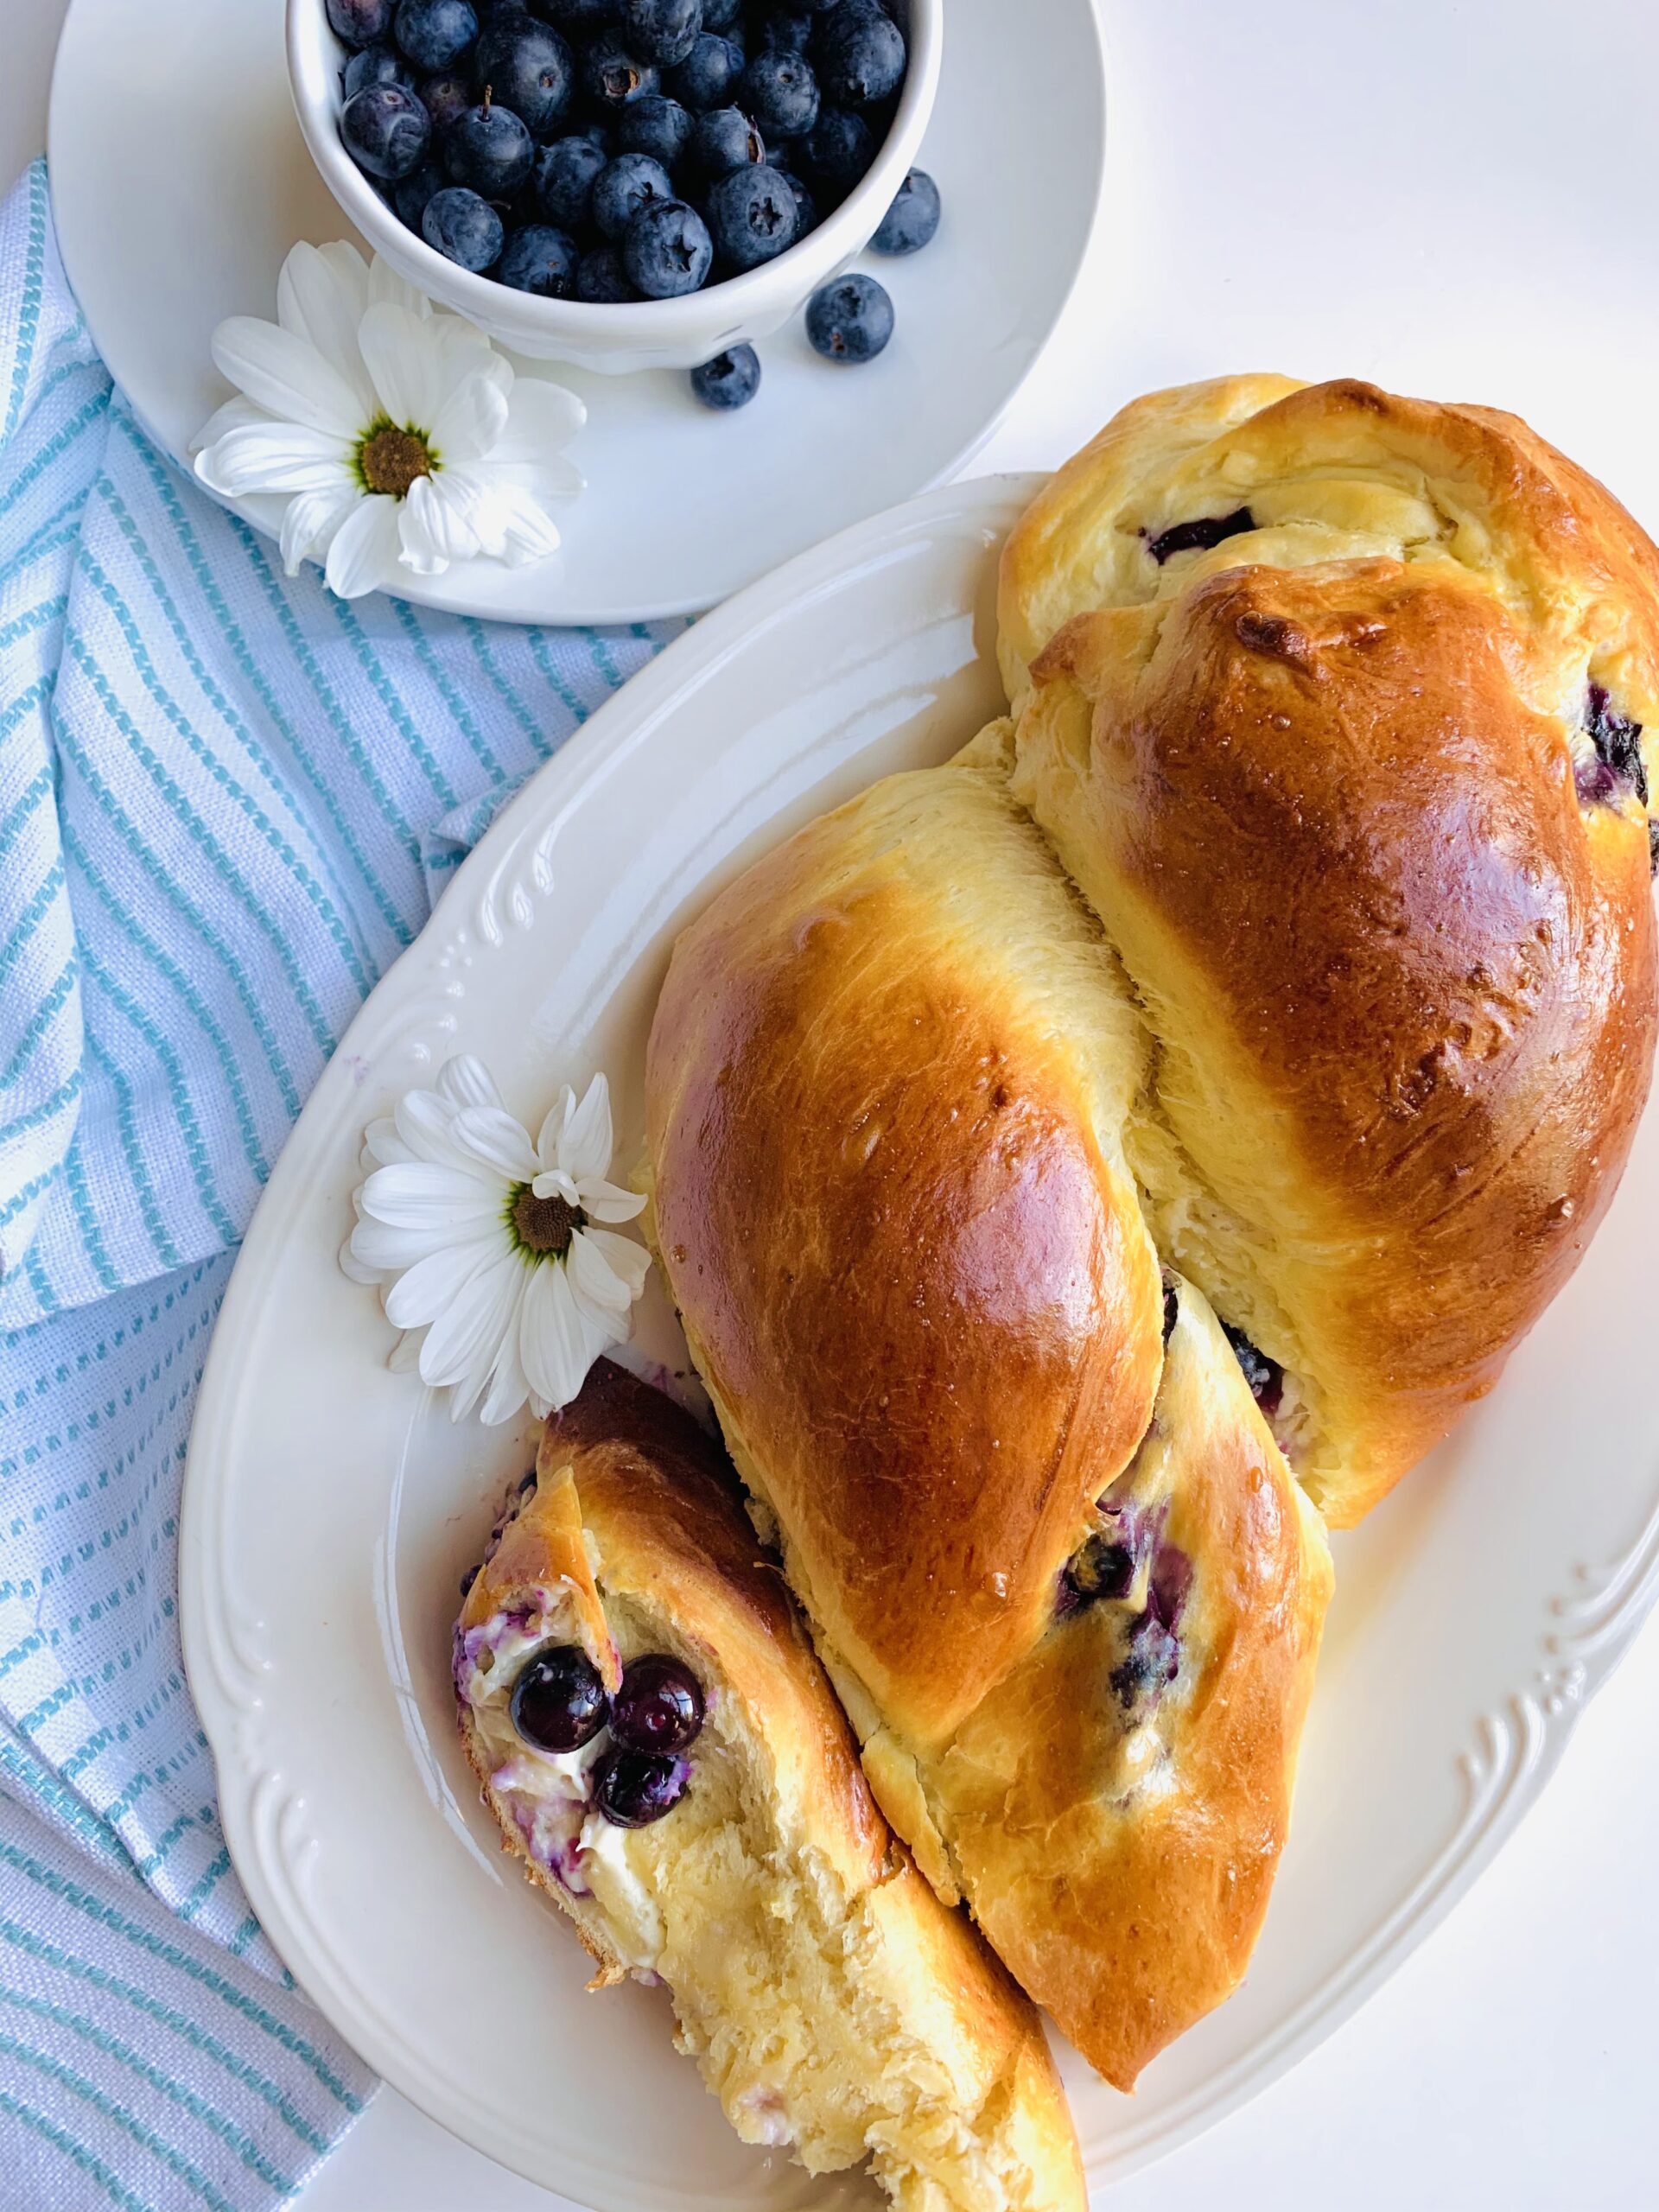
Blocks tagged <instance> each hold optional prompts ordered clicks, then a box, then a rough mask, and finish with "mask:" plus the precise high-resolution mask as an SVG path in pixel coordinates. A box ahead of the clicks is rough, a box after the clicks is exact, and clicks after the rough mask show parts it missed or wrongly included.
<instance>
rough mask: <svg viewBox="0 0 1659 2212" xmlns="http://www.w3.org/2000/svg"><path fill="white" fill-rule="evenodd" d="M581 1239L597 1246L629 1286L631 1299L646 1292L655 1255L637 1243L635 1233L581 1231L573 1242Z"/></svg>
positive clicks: (599, 1251) (578, 1231) (612, 1269)
mask: <svg viewBox="0 0 1659 2212" xmlns="http://www.w3.org/2000/svg"><path fill="white" fill-rule="evenodd" d="M578 1239H580V1241H581V1242H582V1243H584V1244H591V1245H593V1246H594V1247H595V1248H596V1249H597V1250H598V1253H599V1256H600V1257H601V1260H603V1261H604V1262H605V1264H606V1266H607V1268H609V1269H610V1271H611V1273H612V1274H613V1275H617V1276H620V1279H621V1281H623V1282H624V1283H626V1285H627V1291H628V1296H629V1298H630V1299H631V1300H632V1299H635V1298H639V1297H640V1296H641V1295H642V1294H643V1293H644V1291H645V1283H646V1281H647V1279H648V1277H649V1276H650V1274H651V1254H650V1253H649V1252H648V1251H647V1250H646V1249H645V1246H644V1245H643V1244H636V1243H634V1241H633V1239H632V1237H631V1236H612V1235H611V1233H610V1231H609V1230H607V1229H582V1230H577V1232H576V1236H575V1237H573V1238H572V1239H571V1243H573V1244H574V1243H576V1242H577V1240H578Z"/></svg>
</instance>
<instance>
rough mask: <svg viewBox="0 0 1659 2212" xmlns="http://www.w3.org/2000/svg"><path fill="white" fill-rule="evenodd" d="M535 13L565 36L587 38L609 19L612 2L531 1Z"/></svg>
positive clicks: (594, 0) (588, 0) (609, 0)
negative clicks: (543, 17)
mask: <svg viewBox="0 0 1659 2212" xmlns="http://www.w3.org/2000/svg"><path fill="white" fill-rule="evenodd" d="M532 4H533V6H534V8H535V11H536V13H537V15H538V16H545V18H546V19H547V21H548V22H550V23H552V24H554V25H556V28H557V29H560V30H562V31H563V32H564V33H565V34H566V35H567V36H580V37H582V38H588V37H589V36H591V35H592V34H593V33H594V31H600V30H603V29H604V28H605V26H606V24H607V22H609V21H610V19H611V15H612V10H613V0H532Z"/></svg>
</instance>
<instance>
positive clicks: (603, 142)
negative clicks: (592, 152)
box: [567, 102, 632, 162]
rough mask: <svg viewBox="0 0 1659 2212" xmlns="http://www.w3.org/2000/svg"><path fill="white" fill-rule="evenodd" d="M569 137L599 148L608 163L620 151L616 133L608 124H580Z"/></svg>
mask: <svg viewBox="0 0 1659 2212" xmlns="http://www.w3.org/2000/svg"><path fill="white" fill-rule="evenodd" d="M630 105H632V102H630ZM567 135H568V136H569V137H573V138H585V139H587V141H588V144H589V145H591V146H597V147H598V149H599V150H600V152H601V154H603V155H604V156H605V158H606V160H607V162H608V161H609V160H610V158H611V156H612V155H613V153H615V152H617V151H619V150H620V149H619V148H618V147H617V144H616V133H615V131H613V130H612V129H611V127H610V125H609V124H605V123H578V124H575V127H574V128H573V129H572V130H570V131H569V133H568V134H567Z"/></svg>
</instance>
